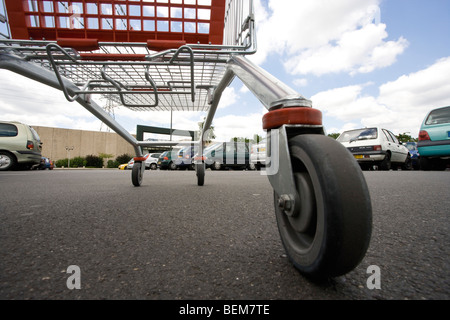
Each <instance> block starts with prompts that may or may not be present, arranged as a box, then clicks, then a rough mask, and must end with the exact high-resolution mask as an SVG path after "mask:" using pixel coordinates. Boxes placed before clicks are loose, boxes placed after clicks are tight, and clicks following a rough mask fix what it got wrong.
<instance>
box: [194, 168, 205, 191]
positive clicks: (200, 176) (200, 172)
mask: <svg viewBox="0 0 450 320" xmlns="http://www.w3.org/2000/svg"><path fill="white" fill-rule="evenodd" d="M195 171H196V173H197V185H198V186H203V185H204V184H205V164H204V163H197V164H195Z"/></svg>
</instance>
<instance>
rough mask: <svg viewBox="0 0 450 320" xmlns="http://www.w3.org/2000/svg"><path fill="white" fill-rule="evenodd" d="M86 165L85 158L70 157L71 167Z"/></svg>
mask: <svg viewBox="0 0 450 320" xmlns="http://www.w3.org/2000/svg"><path fill="white" fill-rule="evenodd" d="M84 166H86V159H85V158H83V157H75V158H73V159H70V167H71V168H80V167H84Z"/></svg>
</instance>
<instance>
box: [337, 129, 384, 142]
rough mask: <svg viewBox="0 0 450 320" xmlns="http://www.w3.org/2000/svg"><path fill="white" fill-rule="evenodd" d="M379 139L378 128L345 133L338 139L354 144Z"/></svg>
mask: <svg viewBox="0 0 450 320" xmlns="http://www.w3.org/2000/svg"><path fill="white" fill-rule="evenodd" d="M376 138H378V131H377V128H364V129H358V130H351V131H345V132H343V133H342V134H341V135H340V136H339V138H338V139H337V140H338V141H339V142H354V141H358V140H369V139H376Z"/></svg>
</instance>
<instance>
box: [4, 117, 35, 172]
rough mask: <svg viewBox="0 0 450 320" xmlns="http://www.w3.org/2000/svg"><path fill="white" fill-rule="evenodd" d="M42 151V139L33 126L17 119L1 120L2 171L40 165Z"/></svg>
mask: <svg viewBox="0 0 450 320" xmlns="http://www.w3.org/2000/svg"><path fill="white" fill-rule="evenodd" d="M41 151H42V142H41V139H40V138H39V135H38V134H37V132H36V131H35V130H34V129H33V128H32V127H30V126H29V125H26V124H23V123H20V122H15V121H0V171H5V170H11V169H13V168H15V167H23V168H28V169H30V168H31V167H32V166H34V165H39V164H40V163H41V157H42V155H41Z"/></svg>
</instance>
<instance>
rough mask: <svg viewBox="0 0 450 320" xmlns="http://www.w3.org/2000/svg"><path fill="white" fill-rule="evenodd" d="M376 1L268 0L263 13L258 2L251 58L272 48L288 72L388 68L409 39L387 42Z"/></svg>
mask: <svg viewBox="0 0 450 320" xmlns="http://www.w3.org/2000/svg"><path fill="white" fill-rule="evenodd" d="M379 2H380V0H366V1H360V0H340V1H334V0H302V1H297V0H282V1H280V0H276V1H275V0H269V10H270V12H268V10H266V9H265V8H264V7H263V6H262V5H261V3H260V2H258V1H257V2H256V9H257V10H256V19H257V21H256V23H257V28H258V35H257V37H258V52H257V54H256V55H255V57H253V60H254V61H255V62H256V63H258V64H261V63H262V62H264V61H265V60H266V58H267V56H268V55H270V54H272V53H278V54H285V55H286V58H285V60H284V65H285V68H286V70H287V72H289V73H291V74H293V75H298V74H302V75H306V74H314V75H323V74H327V73H335V72H348V73H350V74H355V73H367V72H371V71H373V70H375V69H378V68H383V67H387V66H389V65H391V64H392V63H394V62H395V61H396V58H397V56H398V55H399V54H401V53H402V52H403V51H404V49H405V48H406V47H407V45H408V42H407V41H406V39H404V38H400V39H398V40H397V41H386V38H387V37H388V34H387V32H386V25H384V24H380V23H379V13H380V11H379ZM258 13H259V14H261V15H262V18H258V16H257V15H258Z"/></svg>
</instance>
